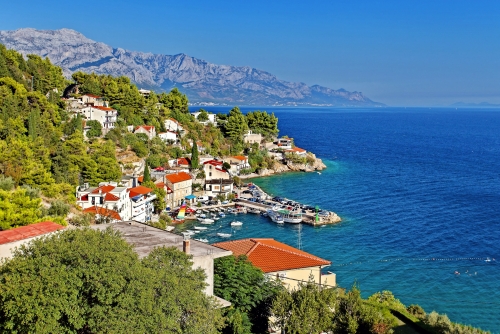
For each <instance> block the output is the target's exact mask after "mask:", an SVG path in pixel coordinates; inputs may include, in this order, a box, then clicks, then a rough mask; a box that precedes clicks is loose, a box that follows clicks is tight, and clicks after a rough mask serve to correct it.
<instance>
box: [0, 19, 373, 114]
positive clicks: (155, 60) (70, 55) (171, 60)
mask: <svg viewBox="0 0 500 334" xmlns="http://www.w3.org/2000/svg"><path fill="white" fill-rule="evenodd" d="M0 43H2V44H4V45H5V46H6V47H7V48H11V49H15V50H17V51H19V52H21V53H22V54H23V55H27V54H37V55H40V56H41V57H48V58H49V59H50V60H51V61H52V62H53V63H54V64H56V65H59V66H61V67H62V68H63V71H64V74H65V75H66V76H68V77H70V76H71V74H72V73H73V72H75V71H83V72H89V73H90V72H95V73H98V74H110V75H114V76H120V75H124V76H128V77H129V78H130V79H131V80H132V81H134V82H135V83H136V84H137V85H138V86H140V87H141V86H142V87H148V88H153V89H157V90H170V89H171V88H172V87H174V86H177V87H179V88H180V89H181V90H182V91H183V92H185V93H186V94H187V95H188V97H189V100H190V101H191V102H194V103H205V102H206V103H219V104H239V105H252V104H258V105H276V104H320V105H331V106H381V105H383V104H381V103H377V102H373V101H371V100H370V99H368V98H367V97H365V96H364V95H363V94H362V93H358V92H352V93H351V92H348V91H345V90H343V89H341V90H334V89H331V88H327V87H322V86H318V85H314V86H311V87H309V86H307V85H306V84H304V83H296V82H287V81H283V80H279V79H278V78H276V76H274V75H272V74H271V73H268V72H265V71H261V70H258V69H255V68H251V67H248V66H243V67H237V66H230V65H216V64H212V63H209V62H207V61H205V60H202V59H198V58H194V57H191V56H189V55H186V54H184V53H181V54H177V55H173V56H170V55H162V54H152V53H144V52H138V51H129V50H125V49H122V48H113V47H111V46H109V45H106V44H104V43H100V42H96V41H93V40H91V39H89V38H87V37H85V36H84V35H83V34H81V33H80V32H78V31H75V30H72V29H66V28H64V29H59V30H37V29H33V28H23V29H18V30H13V31H0Z"/></svg>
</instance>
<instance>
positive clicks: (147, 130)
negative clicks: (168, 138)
mask: <svg viewBox="0 0 500 334" xmlns="http://www.w3.org/2000/svg"><path fill="white" fill-rule="evenodd" d="M134 133H144V134H145V135H147V136H148V139H149V140H151V139H153V138H154V137H156V129H155V127H154V126H152V125H139V126H136V127H135V130H134Z"/></svg>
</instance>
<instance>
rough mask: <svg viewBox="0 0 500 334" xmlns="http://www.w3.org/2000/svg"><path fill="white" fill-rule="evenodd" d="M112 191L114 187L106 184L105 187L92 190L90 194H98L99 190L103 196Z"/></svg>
mask: <svg viewBox="0 0 500 334" xmlns="http://www.w3.org/2000/svg"><path fill="white" fill-rule="evenodd" d="M113 189H115V187H114V186H111V185H109V184H108V185H105V186H100V187H98V188H96V189H94V190H93V191H92V192H91V194H98V193H99V190H100V191H101V192H102V193H103V194H105V193H109V192H110V191H111V190H113Z"/></svg>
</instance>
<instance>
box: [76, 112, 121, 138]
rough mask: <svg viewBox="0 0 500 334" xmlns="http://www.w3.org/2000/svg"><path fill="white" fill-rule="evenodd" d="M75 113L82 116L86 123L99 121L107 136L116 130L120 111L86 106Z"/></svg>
mask: <svg viewBox="0 0 500 334" xmlns="http://www.w3.org/2000/svg"><path fill="white" fill-rule="evenodd" d="M74 112H76V113H78V114H80V115H82V118H83V119H84V120H86V121H98V122H99V123H100V124H101V126H102V131H103V132H104V133H105V134H106V133H107V132H108V131H109V130H111V129H114V128H115V126H116V122H117V117H118V111H116V110H115V109H113V108H108V107H103V106H86V107H83V108H81V109H75V110H74ZM86 130H88V129H86Z"/></svg>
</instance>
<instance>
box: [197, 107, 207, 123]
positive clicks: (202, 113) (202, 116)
mask: <svg viewBox="0 0 500 334" xmlns="http://www.w3.org/2000/svg"><path fill="white" fill-rule="evenodd" d="M198 111H199V112H200V114H199V115H198V117H196V119H197V120H198V121H200V122H206V121H208V112H207V111H206V110H205V109H200V110H198Z"/></svg>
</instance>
